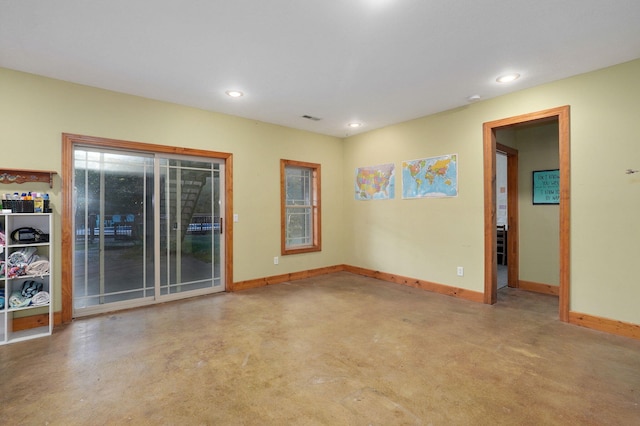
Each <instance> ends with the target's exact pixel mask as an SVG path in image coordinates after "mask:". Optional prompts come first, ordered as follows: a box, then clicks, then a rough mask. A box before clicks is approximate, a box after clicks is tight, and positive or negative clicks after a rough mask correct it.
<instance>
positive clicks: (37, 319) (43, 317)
mask: <svg viewBox="0 0 640 426" xmlns="http://www.w3.org/2000/svg"><path fill="white" fill-rule="evenodd" d="M47 324H49V314H38V315H31V316H28V317H20V318H14V319H13V324H12V326H11V328H12V330H13V331H20V330H28V329H30V328H36V327H42V326H43V325H47ZM60 324H62V312H54V313H53V325H54V327H55V326H57V325H60Z"/></svg>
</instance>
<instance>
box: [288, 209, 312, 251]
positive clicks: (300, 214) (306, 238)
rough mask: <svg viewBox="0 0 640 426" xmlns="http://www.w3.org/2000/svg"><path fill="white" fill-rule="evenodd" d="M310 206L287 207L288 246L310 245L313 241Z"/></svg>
mask: <svg viewBox="0 0 640 426" xmlns="http://www.w3.org/2000/svg"><path fill="white" fill-rule="evenodd" d="M311 225H312V222H311V208H310V207H303V208H298V207H288V208H287V246H299V245H309V244H311V242H312V226H311Z"/></svg>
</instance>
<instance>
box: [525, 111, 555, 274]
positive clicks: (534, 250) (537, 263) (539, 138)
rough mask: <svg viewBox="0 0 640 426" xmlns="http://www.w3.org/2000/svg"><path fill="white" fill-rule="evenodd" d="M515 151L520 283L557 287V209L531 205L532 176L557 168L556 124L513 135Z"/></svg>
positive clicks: (527, 128)
mask: <svg viewBox="0 0 640 426" xmlns="http://www.w3.org/2000/svg"><path fill="white" fill-rule="evenodd" d="M515 138H516V146H515V147H516V149H517V150H518V200H519V202H518V213H519V216H520V218H519V219H520V220H519V223H520V234H519V240H520V245H519V251H520V279H521V280H525V281H531V282H535V283H541V284H548V285H555V286H558V285H560V256H559V253H560V238H559V235H560V208H559V206H558V205H557V204H552V205H546V204H545V205H539V204H538V205H533V201H532V172H533V171H534V170H549V169H557V168H558V167H559V160H558V125H557V123H552V124H544V125H537V126H534V127H526V128H522V129H518V130H516V131H515Z"/></svg>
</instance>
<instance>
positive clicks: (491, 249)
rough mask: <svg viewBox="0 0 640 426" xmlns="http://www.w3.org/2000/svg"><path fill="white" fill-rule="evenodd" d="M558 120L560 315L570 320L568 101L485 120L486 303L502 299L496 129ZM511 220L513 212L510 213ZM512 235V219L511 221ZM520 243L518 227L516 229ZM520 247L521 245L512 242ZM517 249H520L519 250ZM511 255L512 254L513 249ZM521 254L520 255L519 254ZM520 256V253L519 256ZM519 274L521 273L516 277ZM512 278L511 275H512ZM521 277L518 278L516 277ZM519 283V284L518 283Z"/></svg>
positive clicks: (563, 318)
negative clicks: (536, 109) (497, 232)
mask: <svg viewBox="0 0 640 426" xmlns="http://www.w3.org/2000/svg"><path fill="white" fill-rule="evenodd" d="M550 120H558V154H559V163H560V236H559V238H560V250H559V256H560V289H559V294H558V297H559V301H558V304H559V309H558V310H559V317H560V320H561V321H564V322H568V321H569V307H570V299H569V297H570V284H571V256H570V248H571V247H570V228H571V226H570V225H571V222H570V189H571V185H570V178H571V134H570V107H569V106H568V105H565V106H561V107H557V108H551V109H547V110H542V111H538V112H533V113H529V114H523V115H518V116H515V117H509V118H504V119H501V120H496V121H490V122H486V123H484V124H483V126H482V127H483V132H482V134H483V153H484V303H486V304H494V303H496V301H497V299H498V290H497V288H498V278H497V277H498V262H497V255H496V186H495V185H496V130H498V129H503V128H508V127H511V126H516V125H521V124H524V123H527V124H534V123H536V122H541V123H543V122H548V121H550ZM509 221H511V213H510V214H509ZM509 228H510V229H509V231H510V232H509V234H510V235H509V239H511V240H513V239H514V238H511V237H512V235H511V231H512V229H511V222H509ZM515 235H516V238H515V240H516V241H512V242H511V244H517V243H518V241H517V231H516V233H515ZM511 244H510V247H512V248H514V249H515V248H517V246H511ZM515 252H517V249H516V250H515ZM507 255H508V256H509V255H511V250H509V252H508V254H507ZM516 256H517V255H516ZM516 259H517V257H516ZM516 278H517V277H516ZM510 279H511V277H510ZM516 281H517V279H516ZM516 285H517V284H516Z"/></svg>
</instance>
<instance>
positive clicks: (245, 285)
mask: <svg viewBox="0 0 640 426" xmlns="http://www.w3.org/2000/svg"><path fill="white" fill-rule="evenodd" d="M341 271H344V265H335V266H327V267H324V268H317V269H310V270H307V271H301V272H291V273H288V274H282V275H272V276H270V277H265V278H257V279H254V280H246V281H238V282H235V283H233V285H232V288H230V289H227V291H241V290H248V289H250V288H258V287H265V286H268V285H273V284H280V283H284V282H287V281H295V280H302V279H304V278H311V277H317V276H318V275H326V274H332V273H334V272H341Z"/></svg>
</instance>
